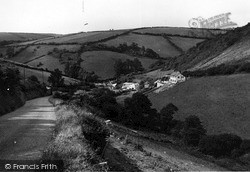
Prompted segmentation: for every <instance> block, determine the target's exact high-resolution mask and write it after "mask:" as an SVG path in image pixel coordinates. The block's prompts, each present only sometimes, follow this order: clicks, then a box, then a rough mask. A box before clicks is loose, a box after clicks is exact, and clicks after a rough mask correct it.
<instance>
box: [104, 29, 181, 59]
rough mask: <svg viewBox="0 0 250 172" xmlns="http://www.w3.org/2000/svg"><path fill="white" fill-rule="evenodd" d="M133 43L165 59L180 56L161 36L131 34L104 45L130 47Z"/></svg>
mask: <svg viewBox="0 0 250 172" xmlns="http://www.w3.org/2000/svg"><path fill="white" fill-rule="evenodd" d="M133 42H134V43H137V44H138V45H139V46H140V47H142V46H144V47H145V48H151V49H152V50H154V51H155V52H156V53H158V54H159V55H160V56H161V57H166V58H167V57H173V56H177V55H180V52H179V51H178V50H177V49H176V48H175V47H173V46H172V45H171V44H170V43H169V42H167V41H166V39H164V38H163V37H161V36H151V35H138V34H133V33H131V34H129V35H124V36H120V37H118V38H116V39H113V40H109V41H107V42H105V44H106V45H108V46H115V47H118V46H119V45H120V44H123V43H127V44H128V45H131V44H132V43H133Z"/></svg>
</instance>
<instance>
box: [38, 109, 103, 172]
mask: <svg viewBox="0 0 250 172" xmlns="http://www.w3.org/2000/svg"><path fill="white" fill-rule="evenodd" d="M74 108H75V107H72V106H71V105H60V106H57V108H56V125H55V130H54V138H53V140H52V141H51V142H50V144H49V145H48V146H47V148H46V149H45V151H44V153H43V157H42V159H43V160H45V161H48V160H62V161H63V163H64V169H65V170H69V171H103V170H104V169H103V168H107V167H102V166H101V165H99V164H100V163H101V162H103V159H102V158H101V156H100V154H98V151H97V150H100V149H97V148H94V147H93V145H92V143H93V142H95V140H94V138H91V139H93V140H90V139H89V140H88V139H87V138H86V136H85V135H84V133H85V134H86V133H88V134H90V135H91V134H93V133H94V134H96V133H99V134H100V131H99V130H94V131H92V132H91V133H90V132H89V131H88V128H92V129H93V128H94V127H93V126H91V125H92V124H91V123H88V122H87V121H89V119H90V117H89V116H87V115H86V114H87V112H86V111H85V110H81V109H78V110H77V109H74ZM83 126H84V127H83ZM103 132H106V131H103ZM102 134H103V136H106V135H105V134H106V133H102ZM104 139H105V138H104ZM97 147H98V146H97ZM98 148H99V147H98Z"/></svg>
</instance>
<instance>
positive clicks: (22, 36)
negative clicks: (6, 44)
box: [0, 32, 56, 41]
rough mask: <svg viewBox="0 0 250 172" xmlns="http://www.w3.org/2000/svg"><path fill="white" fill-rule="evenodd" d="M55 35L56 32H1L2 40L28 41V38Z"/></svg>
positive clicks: (33, 38) (0, 38)
mask: <svg viewBox="0 0 250 172" xmlns="http://www.w3.org/2000/svg"><path fill="white" fill-rule="evenodd" d="M55 35H56V34H39V33H7V32H0V41H28V40H35V39H42V38H47V37H51V36H55Z"/></svg>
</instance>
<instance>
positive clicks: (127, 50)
mask: <svg viewBox="0 0 250 172" xmlns="http://www.w3.org/2000/svg"><path fill="white" fill-rule="evenodd" d="M86 51H113V52H117V53H124V54H128V55H131V56H136V57H149V58H154V59H156V58H161V57H160V55H159V54H157V53H156V52H155V51H154V50H152V49H150V48H145V47H144V46H142V47H140V46H139V45H138V44H137V43H134V42H133V43H132V44H131V45H128V44H127V43H123V44H119V46H118V47H115V46H108V45H106V44H95V45H89V46H87V45H83V46H82V47H81V49H80V50H79V52H78V54H81V53H83V52H86Z"/></svg>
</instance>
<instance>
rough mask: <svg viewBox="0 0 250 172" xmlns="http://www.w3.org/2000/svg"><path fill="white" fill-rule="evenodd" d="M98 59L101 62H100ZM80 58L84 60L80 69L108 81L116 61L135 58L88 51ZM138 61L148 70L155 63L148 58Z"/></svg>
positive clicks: (119, 54)
mask: <svg viewBox="0 0 250 172" xmlns="http://www.w3.org/2000/svg"><path fill="white" fill-rule="evenodd" d="M100 57H101V59H102V60H100ZM81 58H82V59H83V60H84V61H83V62H82V67H83V68H84V69H85V70H87V71H89V72H92V71H94V72H95V73H96V74H97V75H98V76H100V77H101V78H102V79H108V78H113V77H114V76H115V70H114V64H115V61H116V60H118V59H121V60H122V61H125V60H126V59H130V60H133V59H134V58H135V57H132V56H128V55H126V54H121V53H115V52H110V51H90V52H85V53H83V54H82V55H81ZM139 60H140V61H141V63H142V66H143V67H144V68H145V69H148V68H149V66H150V65H151V64H152V63H154V62H155V61H156V60H155V59H150V58H139Z"/></svg>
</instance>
